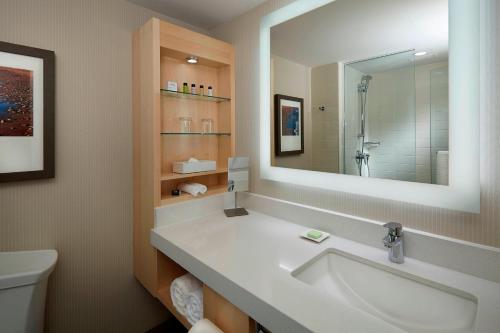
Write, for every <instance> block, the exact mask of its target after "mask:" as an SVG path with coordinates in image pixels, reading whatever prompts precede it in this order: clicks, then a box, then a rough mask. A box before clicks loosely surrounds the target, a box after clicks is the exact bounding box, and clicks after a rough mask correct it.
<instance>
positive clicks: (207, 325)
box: [188, 319, 224, 333]
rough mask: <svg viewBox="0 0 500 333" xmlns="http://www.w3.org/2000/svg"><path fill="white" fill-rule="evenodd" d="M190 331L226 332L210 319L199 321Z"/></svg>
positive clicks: (206, 332)
mask: <svg viewBox="0 0 500 333" xmlns="http://www.w3.org/2000/svg"><path fill="white" fill-rule="evenodd" d="M188 333H224V332H223V331H221V330H220V329H219V328H218V327H217V326H215V325H214V324H213V323H212V322H211V321H210V320H208V319H202V320H200V321H199V322H197V323H196V324H195V325H194V326H193V327H191V329H190V330H189V332H188Z"/></svg>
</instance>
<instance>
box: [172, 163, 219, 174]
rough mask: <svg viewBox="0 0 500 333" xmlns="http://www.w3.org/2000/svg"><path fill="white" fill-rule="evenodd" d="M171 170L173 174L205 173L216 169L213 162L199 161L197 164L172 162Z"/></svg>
mask: <svg viewBox="0 0 500 333" xmlns="http://www.w3.org/2000/svg"><path fill="white" fill-rule="evenodd" d="M173 169H174V172H175V173H196V172H205V171H215V170H216V169H217V167H216V163H215V161H210V160H200V161H198V162H189V161H182V162H174V163H173Z"/></svg>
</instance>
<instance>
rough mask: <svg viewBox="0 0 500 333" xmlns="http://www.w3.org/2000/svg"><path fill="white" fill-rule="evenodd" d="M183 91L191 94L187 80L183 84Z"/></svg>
mask: <svg viewBox="0 0 500 333" xmlns="http://www.w3.org/2000/svg"><path fill="white" fill-rule="evenodd" d="M182 92H183V93H185V94H189V87H188V84H187V82H184V84H183V86H182Z"/></svg>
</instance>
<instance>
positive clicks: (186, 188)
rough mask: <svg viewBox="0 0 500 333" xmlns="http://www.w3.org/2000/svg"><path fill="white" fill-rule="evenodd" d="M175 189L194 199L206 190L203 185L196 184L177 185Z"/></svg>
mask: <svg viewBox="0 0 500 333" xmlns="http://www.w3.org/2000/svg"><path fill="white" fill-rule="evenodd" d="M177 188H178V189H179V190H181V191H183V192H186V193H189V194H191V195H192V196H194V197H196V196H197V195H198V194H200V193H201V194H204V193H206V192H207V190H208V189H207V187H206V186H205V185H203V184H198V183H184V184H179V186H178V187H177Z"/></svg>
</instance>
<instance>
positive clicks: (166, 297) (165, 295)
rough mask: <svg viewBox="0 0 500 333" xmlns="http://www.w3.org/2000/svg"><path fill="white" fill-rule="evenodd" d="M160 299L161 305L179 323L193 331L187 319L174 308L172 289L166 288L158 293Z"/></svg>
mask: <svg viewBox="0 0 500 333" xmlns="http://www.w3.org/2000/svg"><path fill="white" fill-rule="evenodd" d="M158 299H159V300H160V302H161V304H163V305H164V306H165V307H166V308H167V309H168V311H170V313H172V314H173V315H174V317H175V318H177V320H178V321H180V322H181V323H182V325H184V327H185V328H186V329H187V330H189V329H191V324H190V323H189V322H188V320H187V319H186V317H184V316H183V315H181V314H180V313H179V312H178V311H177V310H176V309H175V307H174V304H173V303H172V298H171V297H170V288H165V289H162V290H159V291H158Z"/></svg>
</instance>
